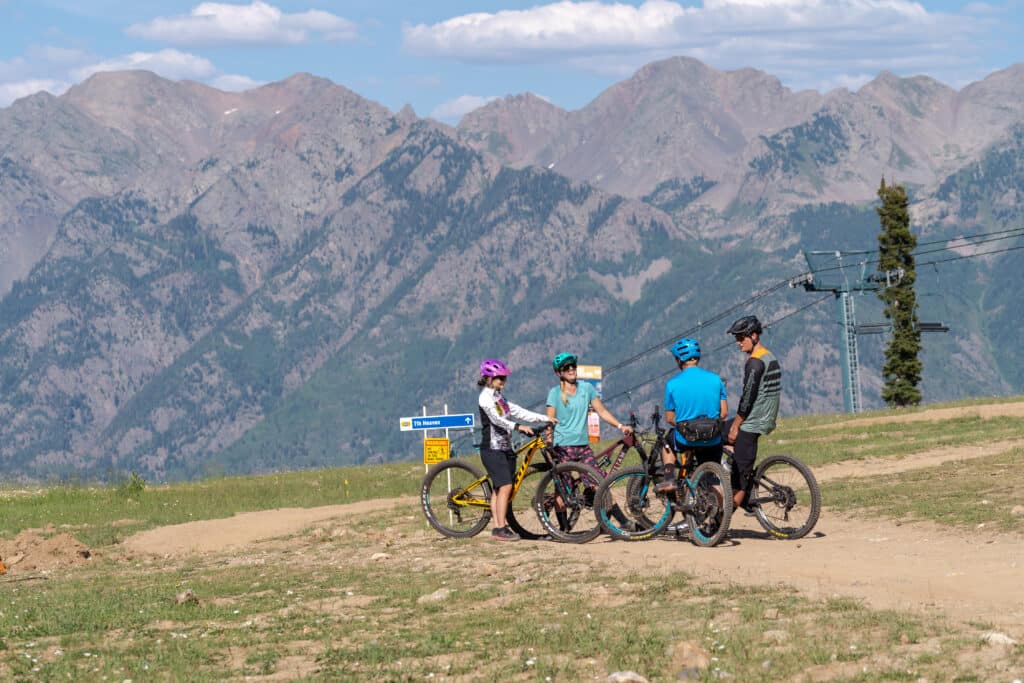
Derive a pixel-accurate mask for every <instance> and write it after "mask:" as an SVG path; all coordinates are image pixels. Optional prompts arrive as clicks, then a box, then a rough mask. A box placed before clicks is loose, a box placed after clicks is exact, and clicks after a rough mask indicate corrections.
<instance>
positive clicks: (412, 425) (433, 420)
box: [398, 413, 476, 432]
mask: <svg viewBox="0 0 1024 683" xmlns="http://www.w3.org/2000/svg"><path fill="white" fill-rule="evenodd" d="M398 424H399V427H400V428H401V430H402V431H403V432H411V431H413V430H416V429H472V428H473V425H474V424H476V420H475V418H474V415H473V413H463V414H461V415H421V416H419V417H401V418H398Z"/></svg>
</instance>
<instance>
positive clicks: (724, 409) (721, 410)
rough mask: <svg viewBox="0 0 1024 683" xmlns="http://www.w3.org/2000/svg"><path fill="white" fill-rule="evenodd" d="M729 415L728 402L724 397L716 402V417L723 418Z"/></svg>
mask: <svg viewBox="0 0 1024 683" xmlns="http://www.w3.org/2000/svg"><path fill="white" fill-rule="evenodd" d="M727 417H729V402H728V401H726V400H725V399H724V398H723V399H722V400H721V401H719V402H718V419H719V420H724V419H725V418H727Z"/></svg>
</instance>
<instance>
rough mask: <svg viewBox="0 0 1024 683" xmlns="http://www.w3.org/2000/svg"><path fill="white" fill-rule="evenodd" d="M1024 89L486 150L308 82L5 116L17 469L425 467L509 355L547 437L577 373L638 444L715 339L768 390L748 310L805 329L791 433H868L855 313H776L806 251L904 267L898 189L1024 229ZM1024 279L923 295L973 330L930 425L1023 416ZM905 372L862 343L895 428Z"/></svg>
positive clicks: (779, 350) (12, 456) (628, 116)
mask: <svg viewBox="0 0 1024 683" xmlns="http://www.w3.org/2000/svg"><path fill="white" fill-rule="evenodd" d="M1022 86H1024V67H1022V66H1014V67H1010V68H1008V69H1006V70H1004V71H1000V72H997V73H994V74H992V75H990V76H989V77H987V78H985V79H984V80H982V81H979V82H977V83H974V84H971V85H969V86H967V87H965V88H963V89H961V90H959V91H957V90H954V89H952V88H949V87H947V86H945V85H942V84H940V83H938V82H936V81H934V80H932V79H930V78H927V77H924V76H919V77H914V78H898V77H896V76H894V75H892V74H889V73H883V74H880V75H879V76H878V77H877V78H876V79H875V80H873V81H872V82H870V83H868V84H867V85H865V86H864V87H862V88H861V89H860V90H859V91H857V92H855V93H854V92H849V91H846V90H837V91H833V92H829V93H825V94H821V93H817V92H810V91H806V92H796V93H794V92H792V91H790V90H788V89H786V88H785V87H783V86H782V85H781V83H780V82H779V81H778V80H777V79H775V78H773V77H772V76H770V75H768V74H764V73H762V72H759V71H756V70H753V69H742V70H738V71H728V72H727V71H718V70H715V69H712V68H710V67H708V66H706V65H703V64H701V63H700V62H697V61H695V60H692V59H685V58H673V59H668V60H665V61H662V62H657V63H653V64H650V65H647V66H645V67H644V68H642V69H641V70H640V71H638V72H637V73H636V74H635V75H634V76H633V77H632V78H630V79H628V80H626V81H623V82H621V83H617V84H615V85H613V86H612V87H610V88H609V89H608V90H606V91H605V92H604V93H601V94H600V95H599V96H598V97H597V98H596V99H595V100H594V101H593V102H591V103H590V104H588V105H587V106H586V107H584V108H582V109H580V110H577V111H565V110H562V109H560V108H558V107H556V106H554V105H552V104H551V103H549V102H547V101H545V100H543V99H542V98H539V97H537V96H535V95H531V94H523V95H516V96H511V97H507V98H504V99H501V100H496V101H494V102H491V103H490V104H488V105H486V106H485V107H483V108H481V109H478V110H477V111H475V112H472V113H470V114H469V115H467V116H466V117H464V118H463V120H462V121H461V122H460V123H459V125H458V126H457V127H454V128H453V127H450V126H446V125H443V124H440V123H437V122H435V121H432V120H430V119H422V118H420V117H418V116H417V115H416V114H415V112H414V111H412V109H411V108H409V107H406V108H404V109H402V110H401V111H399V112H397V113H393V112H391V111H389V110H388V109H386V108H385V107H382V106H380V105H378V104H376V103H374V102H371V101H369V100H366V99H364V98H362V97H360V96H359V95H358V94H356V93H354V92H352V91H350V90H348V89H346V88H344V87H342V86H339V85H336V84H334V83H331V82H329V81H327V80H324V79H321V78H317V77H314V76H311V75H308V74H297V75H295V76H292V77H290V78H288V79H286V80H284V81H281V82H278V83H272V84H269V85H266V86H263V87H260V88H257V89H254V90H249V91H246V92H242V93H225V92H220V91H217V90H214V89H212V88H209V87H206V86H203V85H200V84H197V83H191V82H174V81H168V80H165V79H162V78H160V77H158V76H155V75H154V74H151V73H148V72H142V71H134V72H115V73H103V74H97V75H95V76H93V77H91V78H90V79H89V80H87V81H85V82H84V83H82V84H80V85H78V86H75V87H74V88H72V89H71V90H69V91H68V92H67V93H65V94H64V95H62V96H60V97H54V96H51V95H49V94H46V93H39V94H36V95H33V96H30V97H27V98H24V99H21V100H18V101H17V102H15V103H14V104H12V105H11V106H10V107H8V108H6V109H2V110H0V190H2V191H0V294H2V296H3V298H2V299H0V354H2V356H0V357H2V358H3V364H2V371H0V372H2V374H0V471H3V472H5V473H6V474H7V475H8V476H13V477H22V478H36V479H38V478H45V477H68V476H80V477H103V476H107V475H109V474H110V473H116V472H126V471H129V470H133V471H138V472H140V473H143V474H144V475H145V476H147V477H153V478H185V477H194V476H199V475H204V474H211V473H235V472H253V471H266V470H271V469H277V468H293V467H305V466H316V465H327V464H350V463H362V462H372V461H381V460H392V459H405V458H414V457H416V456H417V454H418V450H417V449H418V442H415V441H414V440H412V439H410V437H409V435H408V434H402V433H399V432H398V429H397V424H396V423H397V418H398V417H399V416H405V415H413V414H417V413H418V412H420V411H421V409H426V408H428V407H429V409H430V410H431V411H436V410H439V409H441V407H442V406H444V405H448V406H449V407H451V408H452V410H453V412H460V411H463V410H465V409H467V408H469V409H471V408H472V406H473V401H474V400H475V399H474V395H473V394H474V379H475V376H474V372H475V366H476V364H477V363H478V362H479V359H480V358H483V357H488V356H499V357H503V358H506V359H508V361H509V362H510V363H511V364H512V365H513V367H514V368H515V374H514V376H513V382H512V386H511V387H510V388H509V394H510V397H511V398H512V400H514V401H516V402H519V403H523V404H524V405H530V404H534V403H536V402H538V401H540V400H541V399H542V397H543V395H544V393H545V389H546V387H547V386H548V385H549V384H550V383H551V381H552V379H553V376H552V375H550V374H548V373H549V372H550V371H549V370H548V369H547V365H546V364H547V362H549V359H550V357H551V356H552V355H554V353H555V352H557V351H560V350H567V349H572V350H575V351H577V352H578V353H580V354H581V355H582V356H583V358H584V360H590V362H594V363H598V364H603V365H605V367H606V368H608V369H609V370H611V372H609V374H608V376H607V377H606V380H605V387H604V388H605V396H606V398H607V399H608V402H609V405H610V407H611V408H612V410H613V412H616V413H617V414H623V415H624V414H625V412H626V411H627V410H628V409H629V401H632V404H633V405H635V406H637V407H638V409H640V410H646V407H647V406H649V404H651V403H656V402H658V400H659V398H660V397H659V393H660V390H661V388H660V385H661V383H663V378H664V375H665V373H667V372H670V371H671V364H670V362H669V361H668V357H667V356H666V355H665V354H664V353H662V351H661V350H660V346H664V345H665V344H666V343H667V341H670V340H671V339H672V337H673V336H678V335H680V334H681V333H682V332H684V331H686V332H689V333H691V334H693V335H695V336H698V338H701V339H702V341H703V342H704V343H705V348H706V349H707V351H706V353H705V356H706V358H705V364H706V365H707V366H708V367H710V368H712V369H715V370H716V371H719V372H721V373H722V375H723V376H724V377H727V379H728V380H730V382H731V383H730V386H736V383H737V382H738V380H739V375H740V372H741V363H742V358H740V357H739V354H738V352H736V351H734V350H733V349H732V348H731V346H730V345H729V344H728V341H729V340H728V338H727V337H726V336H725V335H723V329H724V327H725V326H727V324H728V321H727V320H726V321H725V322H721V320H722V319H723V318H722V316H724V315H726V314H728V313H730V312H731V309H732V308H733V307H736V306H737V304H741V303H742V304H743V305H742V306H740V308H742V311H743V312H756V313H758V314H759V315H762V316H763V317H764V318H765V320H766V321H777V322H776V324H775V325H773V326H772V327H771V328H770V333H769V335H768V338H767V341H768V343H769V345H770V346H772V348H773V350H775V352H776V354H777V355H778V356H779V358H780V359H781V361H782V364H783V367H784V368H785V369H786V372H787V374H786V385H787V390H786V392H785V396H784V402H783V409H784V411H785V412H787V413H789V414H795V413H807V412H820V411H828V410H840V409H841V407H842V397H841V393H840V389H839V387H840V379H839V378H840V374H839V361H838V356H839V352H838V348H837V339H838V330H837V325H836V321H837V314H836V313H835V312H834V311H833V310H832V309H831V308H829V307H827V306H823V305H822V306H816V307H811V308H807V309H806V310H804V307H805V306H807V305H808V304H812V303H814V301H815V300H814V299H813V298H812V297H811V296H810V295H809V294H807V293H805V292H802V291H799V290H789V289H783V290H779V289H778V288H777V287H776V283H778V282H780V280H781V281H785V279H786V278H787V277H789V276H792V275H794V274H796V273H799V272H801V271H803V270H806V264H805V262H804V260H803V258H802V256H801V251H803V250H808V251H809V250H819V249H824V250H839V249H841V250H855V249H856V250H871V249H873V248H874V247H875V245H876V238H877V231H878V220H877V217H876V216H875V214H874V209H873V201H874V198H875V193H876V191H877V188H878V185H879V183H880V182H881V179H882V178H883V177H885V178H886V180H887V181H889V182H891V181H895V182H899V183H902V184H904V185H905V186H906V187H907V188H908V190H909V192H910V193H911V197H912V199H913V205H912V212H913V216H914V222H915V225H914V229H915V232H916V233H917V234H918V235H919V239H920V240H921V241H922V243H928V244H934V245H937V246H936V247H932V248H933V249H936V248H942V249H944V248H945V247H948V246H950V244H951V243H950V240H952V239H955V238H957V237H960V236H963V235H970V234H974V233H991V232H994V231H997V230H1005V229H1012V228H1016V227H1017V226H1018V225H1019V217H1018V208H1017V207H1018V205H1019V201H1018V199H1019V197H1018V195H1019V193H1020V191H1021V188H1022V187H1024V185H1022V169H1024V103H1022V98H1024V95H1022V94H1021V93H1024V87H1022ZM1018 243H1019V238H1018ZM1006 244H1007V243H1005V242H997V243H995V244H994V245H993V247H992V250H993V251H998V250H999V248H1000V246H1005V245H1006ZM1011 246H1012V244H1011ZM956 253H959V254H960V255H961V256H968V255H970V253H972V252H971V249H969V248H963V249H960V251H959V252H956ZM941 254H942V255H943V256H944V257H948V256H950V255H952V254H954V252H951V251H948V250H947V251H942V252H941ZM1019 262H1020V261H1019V256H1018V255H1016V252H1013V251H1003V252H1001V253H993V254H992V255H989V256H986V257H983V258H963V259H961V260H957V261H949V260H948V259H947V261H944V262H943V264H942V266H941V267H940V266H939V265H934V266H933V267H932V268H931V269H923V270H922V272H921V273H920V274H919V275H920V277H919V290H920V294H921V314H922V317H923V318H927V317H928V316H929V315H941V316H948V317H949V318H950V319H949V320H948V321H947V322H949V323H950V327H951V328H952V329H951V332H950V333H949V334H948V335H944V336H942V337H941V338H938V337H931V338H929V339H928V340H926V351H925V356H924V360H925V369H926V372H925V381H924V385H923V388H924V391H925V396H926V399H927V400H940V399H950V398H960V397H966V396H973V395H980V394H986V395H990V394H1006V393H1011V392H1019V391H1021V389H1022V385H1024V352H1022V351H1020V350H1017V349H1016V348H1014V347H1013V345H1012V344H1007V342H1008V341H1009V340H1010V339H1012V338H1014V337H1015V336H1016V334H1017V333H1018V332H1020V331H1021V328H1022V326H1024V325H1022V323H1021V322H1020V321H1019V319H1017V318H1016V316H1014V315H1013V314H1012V310H1014V307H1013V306H1012V304H1011V298H1012V297H1013V294H1014V292H1015V290H1016V288H1017V287H1018V286H1019V285H1020V284H1024V283H1022V282H1021V281H1022V275H1021V269H1020V268H1019V267H1017V264H1019ZM756 293H761V294H760V295H758V296H756V297H754V296H753V295H755V294H756ZM825 298H828V297H827V295H826V297H825ZM744 302H746V303H744ZM820 303H825V302H824V301H823V300H822V301H821V302H820ZM857 306H858V311H859V315H861V316H879V315H880V313H879V311H880V309H879V307H878V304H877V302H876V301H875V300H874V298H873V297H871V296H870V295H866V296H864V297H857ZM736 315H737V316H738V315H739V312H738V309H737V312H736ZM861 319H864V318H863V317H862V318H861ZM702 321H713V322H709V323H704V322H702ZM881 344H882V338H864V339H863V344H862V351H863V353H862V370H861V380H862V383H863V386H864V394H865V398H866V401H867V403H868V405H871V404H872V403H873V404H874V405H878V401H879V399H878V396H879V387H880V380H879V378H878V366H879V365H880V358H881ZM627 360H628V361H630V362H625V361H627ZM627 389H630V390H631V392H630V394H629V400H627V396H626V394H625V391H626V390H627ZM421 407H422V408H421ZM463 441H464V443H465V444H467V445H468V443H469V439H463Z"/></svg>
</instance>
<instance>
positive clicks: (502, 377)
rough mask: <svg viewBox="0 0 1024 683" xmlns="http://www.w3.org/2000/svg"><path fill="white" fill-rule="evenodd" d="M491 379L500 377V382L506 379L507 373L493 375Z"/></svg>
mask: <svg viewBox="0 0 1024 683" xmlns="http://www.w3.org/2000/svg"><path fill="white" fill-rule="evenodd" d="M491 379H500V380H501V381H502V382H504V381H505V380H507V379H508V375H495V376H494V377H492V378H491Z"/></svg>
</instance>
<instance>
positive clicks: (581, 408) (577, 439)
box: [547, 382, 597, 446]
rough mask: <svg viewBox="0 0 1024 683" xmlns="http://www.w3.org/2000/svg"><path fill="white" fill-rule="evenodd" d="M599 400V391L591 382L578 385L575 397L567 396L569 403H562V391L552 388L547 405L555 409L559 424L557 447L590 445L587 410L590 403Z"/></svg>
mask: <svg viewBox="0 0 1024 683" xmlns="http://www.w3.org/2000/svg"><path fill="white" fill-rule="evenodd" d="M595 398H597V389H595V388H594V385H593V384H591V383H590V382H580V383H578V384H577V385H576V394H575V395H574V396H569V395H568V394H567V395H566V399H567V401H568V402H567V403H562V390H561V388H560V387H552V388H551V391H549V392H548V401H547V405H549V406H552V407H553V408H554V409H555V417H557V418H558V424H556V425H555V445H556V446H585V445H587V444H589V443H590V436H589V434H588V433H587V410H588V409H589V408H590V402H591V401H593V400H594V399H595Z"/></svg>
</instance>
